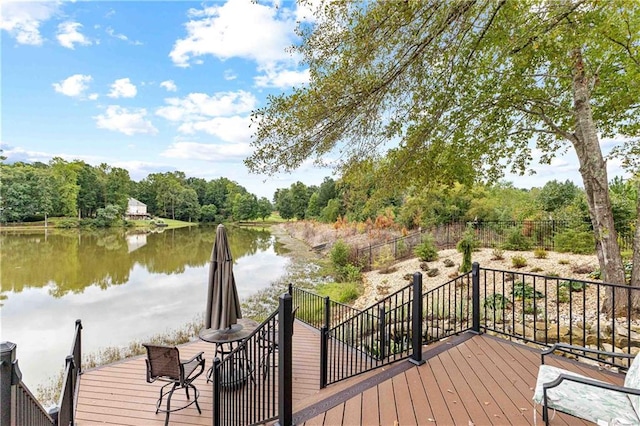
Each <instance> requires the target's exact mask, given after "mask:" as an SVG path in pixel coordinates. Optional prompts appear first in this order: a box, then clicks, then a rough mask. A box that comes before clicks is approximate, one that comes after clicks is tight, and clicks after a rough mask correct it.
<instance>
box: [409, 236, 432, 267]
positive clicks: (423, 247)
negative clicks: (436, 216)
mask: <svg viewBox="0 0 640 426" xmlns="http://www.w3.org/2000/svg"><path fill="white" fill-rule="evenodd" d="M413 253H414V254H415V255H416V256H417V257H418V258H419V259H420V260H422V261H423V262H431V261H434V260H436V259H437V258H438V249H437V248H436V245H435V242H434V240H433V236H431V235H429V234H425V235H423V236H422V242H421V243H420V244H418V245H417V246H415V247H414V249H413Z"/></svg>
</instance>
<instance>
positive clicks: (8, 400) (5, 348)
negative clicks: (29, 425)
mask: <svg viewBox="0 0 640 426" xmlns="http://www.w3.org/2000/svg"><path fill="white" fill-rule="evenodd" d="M14 365H15V366H16V368H17V364H16V344H15V343H12V342H2V343H0V407H2V410H0V426H12V425H13V424H14V423H15V413H14V412H13V409H14V406H13V404H12V399H13V398H12V396H13V394H14V392H13V389H14V385H15V383H14V370H13V369H14ZM19 373H20V370H18V371H17V375H18V377H19V375H20V374H19Z"/></svg>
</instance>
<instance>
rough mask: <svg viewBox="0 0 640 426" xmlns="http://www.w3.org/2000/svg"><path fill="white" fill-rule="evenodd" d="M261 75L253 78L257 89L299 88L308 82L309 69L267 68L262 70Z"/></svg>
mask: <svg viewBox="0 0 640 426" xmlns="http://www.w3.org/2000/svg"><path fill="white" fill-rule="evenodd" d="M262 71H264V74H263V75H259V76H256V77H254V81H255V82H256V86H258V87H275V88H278V89H290V88H291V87H293V86H300V85H303V84H306V83H308V82H309V79H310V74H309V69H308V68H307V69H305V70H302V71H295V70H288V69H282V68H279V67H273V66H267V67H264V68H263V69H262Z"/></svg>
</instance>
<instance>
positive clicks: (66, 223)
mask: <svg viewBox="0 0 640 426" xmlns="http://www.w3.org/2000/svg"><path fill="white" fill-rule="evenodd" d="M55 224H56V228H66V229H70V228H77V227H78V226H80V220H79V219H78V218H75V217H73V218H72V217H68V218H62V219H57V220H56V221H55Z"/></svg>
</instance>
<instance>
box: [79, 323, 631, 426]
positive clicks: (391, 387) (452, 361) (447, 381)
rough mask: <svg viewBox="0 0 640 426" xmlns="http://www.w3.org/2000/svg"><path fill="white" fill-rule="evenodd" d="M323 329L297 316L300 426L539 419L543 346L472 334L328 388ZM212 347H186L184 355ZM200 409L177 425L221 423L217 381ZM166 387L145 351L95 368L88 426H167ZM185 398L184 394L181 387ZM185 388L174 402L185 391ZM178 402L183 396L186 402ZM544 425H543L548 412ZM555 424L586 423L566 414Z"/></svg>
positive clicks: (87, 386) (85, 406)
mask: <svg viewBox="0 0 640 426" xmlns="http://www.w3.org/2000/svg"><path fill="white" fill-rule="evenodd" d="M319 340H320V339H319V334H318V332H317V331H316V330H314V329H311V328H310V327H307V326H306V325H304V324H302V323H300V322H298V321H296V324H295V333H294V344H293V362H294V364H293V400H294V421H295V422H296V424H298V425H306V426H310V425H331V426H333V425H389V426H393V425H396V424H397V425H428V424H440V425H464V426H467V425H472V424H473V425H505V424H518V425H520V424H522V425H530V424H533V409H534V407H533V403H532V400H531V398H532V396H533V387H534V385H535V381H536V375H537V371H538V366H539V364H540V356H539V351H537V350H534V349H531V348H529V347H527V346H523V345H518V344H515V343H510V342H508V341H506V340H503V339H499V338H495V337H492V336H487V335H480V336H476V335H472V334H465V335H462V336H457V337H453V338H450V339H449V340H447V341H444V342H439V343H437V344H434V345H430V346H428V347H425V352H424V357H425V359H426V360H427V362H426V363H425V364H423V365H421V366H415V365H413V364H411V363H410V362H408V361H400V362H398V363H395V364H393V365H390V366H387V367H384V368H380V369H378V370H374V371H371V372H368V373H366V374H362V375H360V376H357V377H354V378H351V379H349V380H345V381H343V382H340V383H337V384H334V385H330V386H328V387H327V388H326V389H323V390H319V389H318V384H319V352H320V351H319ZM212 349H213V347H212V345H210V344H207V343H203V342H194V343H190V344H187V345H184V346H181V347H180V351H181V355H182V356H192V355H194V354H195V353H197V352H199V351H204V352H205V356H206V359H207V366H208V365H210V362H211V358H212V352H213V351H212ZM549 364H552V365H557V366H562V367H563V368H567V369H571V370H573V371H577V372H581V373H583V374H586V375H589V376H591V377H595V378H599V379H602V380H607V381H610V382H612V383H618V384H621V383H622V381H623V376H621V375H615V374H612V373H608V372H604V371H598V369H596V368H593V367H589V366H587V365H584V364H578V363H576V362H574V361H570V360H567V359H565V358H560V357H552V358H551V359H550V361H549ZM196 386H197V387H198V389H199V390H200V392H201V396H200V407H201V408H202V414H201V415H199V414H198V412H197V410H196V408H195V406H191V407H188V408H186V409H184V410H181V411H178V412H176V413H172V414H171V421H170V424H172V425H210V424H212V418H211V417H212V386H211V385H210V384H209V385H206V384H205V380H204V377H203V376H201V377H200V378H198V380H197V381H196ZM158 388H159V386H156V385H155V384H148V383H146V380H145V363H144V357H137V358H134V359H130V360H127V361H123V362H119V363H116V364H111V365H108V366H104V367H100V368H97V369H94V370H90V371H86V372H84V373H83V374H82V376H81V379H80V389H79V395H78V408H77V412H76V419H77V424H78V425H92V424H114V425H156V424H158V425H160V424H163V423H164V414H162V413H160V414H158V415H156V414H155V409H154V408H155V401H156V399H157V392H158ZM180 394H181V395H183V393H180ZM178 395H179V394H178V393H176V396H174V398H177V397H178ZM176 403H178V401H177V400H176ZM538 414H539V416H538V421H541V415H540V410H539V409H538ZM552 424H554V425H569V424H571V425H574V424H584V423H581V422H580V421H579V420H577V419H575V418H573V417H569V416H565V415H563V414H558V415H556V417H555V418H554V419H553V421H552Z"/></svg>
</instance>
